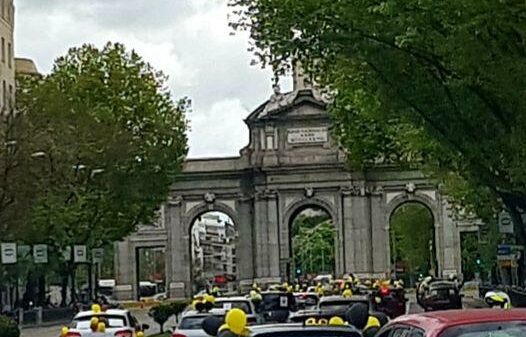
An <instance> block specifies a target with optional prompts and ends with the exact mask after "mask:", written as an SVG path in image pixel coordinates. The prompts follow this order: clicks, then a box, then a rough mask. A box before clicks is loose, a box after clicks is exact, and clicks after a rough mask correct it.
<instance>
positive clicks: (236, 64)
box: [15, 0, 290, 156]
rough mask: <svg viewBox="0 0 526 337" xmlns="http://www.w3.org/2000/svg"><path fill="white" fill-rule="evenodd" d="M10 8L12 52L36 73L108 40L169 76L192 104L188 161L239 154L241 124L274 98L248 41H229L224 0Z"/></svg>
mask: <svg viewBox="0 0 526 337" xmlns="http://www.w3.org/2000/svg"><path fill="white" fill-rule="evenodd" d="M15 1H16V2H15V5H16V11H17V13H16V14H17V16H16V35H15V48H16V53H17V55H18V56H24V57H30V58H33V59H34V60H35V61H36V63H37V66H38V68H39V70H41V71H44V72H48V71H49V70H50V69H51V66H52V61H53V60H54V59H55V58H56V57H57V56H60V55H62V54H64V53H65V52H66V51H67V49H68V48H69V47H72V46H77V45H80V44H82V43H94V44H96V45H97V46H102V45H103V44H104V43H105V42H107V41H109V40H111V41H114V42H122V43H124V44H125V45H126V46H127V47H128V48H130V49H132V48H133V49H135V50H136V51H137V52H138V53H139V54H140V55H142V56H143V57H144V59H145V60H146V61H148V62H150V63H151V64H152V65H153V66H154V67H155V68H156V69H159V70H162V71H163V72H164V73H165V74H166V75H168V76H169V78H170V80H169V85H170V88H171V91H172V93H173V95H174V98H179V97H182V96H188V97H190V98H191V99H192V102H193V109H192V110H193V111H192V113H191V114H190V115H189V116H188V118H189V119H190V121H191V124H192V132H191V133H190V135H189V139H190V144H189V145H190V155H191V156H221V155H236V154H238V152H239V150H240V149H241V148H242V147H243V146H245V145H246V143H247V141H248V130H247V128H246V126H245V124H244V122H243V120H242V119H243V118H244V117H246V116H247V115H248V113H249V112H250V111H251V110H252V109H255V108H256V107H257V106H258V105H259V104H261V103H262V102H263V101H264V100H266V99H267V98H268V97H269V96H270V94H271V82H270V78H271V76H272V74H271V73H270V72H269V71H268V70H261V69H259V68H256V67H251V66H250V65H249V64H250V60H251V58H252V55H251V54H250V53H249V52H248V51H247V50H246V49H247V47H248V36H247V35H246V34H237V35H236V36H231V35H230V33H231V29H230V28H229V27H228V18H227V15H228V12H229V8H228V7H227V5H226V3H227V2H226V1H225V0H155V1H147V0H89V1H87V0H85V1H80V0H75V1H73V0H45V1H44V0H15ZM286 87H290V85H289V86H286V85H285V86H284V85H282V88H284V90H285V89H286Z"/></svg>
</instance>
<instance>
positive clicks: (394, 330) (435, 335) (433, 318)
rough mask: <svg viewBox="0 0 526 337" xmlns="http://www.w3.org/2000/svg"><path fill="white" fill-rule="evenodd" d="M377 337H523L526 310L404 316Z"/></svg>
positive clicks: (391, 323)
mask: <svg viewBox="0 0 526 337" xmlns="http://www.w3.org/2000/svg"><path fill="white" fill-rule="evenodd" d="M376 336H377V337H394V336H397V337H398V336H399V337H492V336H495V337H496V336H498V337H522V336H526V309H511V310H502V309H467V310H447V311H432V312H426V313H422V314H414V315H405V316H400V317H398V318H396V319H394V320H392V321H390V322H389V323H387V325H385V326H384V327H383V328H382V329H381V330H380V331H379V332H378V334H377V335H376Z"/></svg>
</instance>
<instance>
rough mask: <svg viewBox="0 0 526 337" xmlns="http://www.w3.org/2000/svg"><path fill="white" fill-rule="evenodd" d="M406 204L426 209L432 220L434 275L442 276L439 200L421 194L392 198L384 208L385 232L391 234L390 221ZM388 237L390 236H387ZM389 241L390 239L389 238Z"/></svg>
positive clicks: (407, 194) (388, 258)
mask: <svg viewBox="0 0 526 337" xmlns="http://www.w3.org/2000/svg"><path fill="white" fill-rule="evenodd" d="M407 203H418V204H420V205H422V206H424V207H425V208H427V209H428V210H429V212H430V214H431V216H432V218H433V240H434V249H435V261H436V263H437V266H436V267H437V270H436V274H437V275H438V276H441V275H442V266H443V262H444V261H443V255H442V254H441V253H442V252H441V250H440V247H441V246H442V237H441V235H440V229H441V227H442V226H441V214H440V209H439V203H440V201H439V199H438V200H434V199H432V198H431V197H429V196H428V195H425V194H422V193H418V192H415V193H402V194H400V195H398V196H396V197H395V198H393V199H392V200H391V201H390V202H389V203H388V204H387V207H386V212H385V216H386V219H385V221H386V224H387V230H388V232H389V233H390V232H391V219H392V217H393V215H394V213H395V212H396V210H397V209H398V208H400V207H401V206H402V205H404V204H407ZM389 235H390V234H389ZM389 240H390V238H389ZM387 252H388V255H387V261H391V249H390V246H389V249H387Z"/></svg>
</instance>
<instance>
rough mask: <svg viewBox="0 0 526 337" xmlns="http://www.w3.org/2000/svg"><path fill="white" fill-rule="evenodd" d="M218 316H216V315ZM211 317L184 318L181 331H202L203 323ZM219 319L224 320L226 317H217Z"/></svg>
mask: <svg viewBox="0 0 526 337" xmlns="http://www.w3.org/2000/svg"><path fill="white" fill-rule="evenodd" d="M214 316H216V315H214ZM207 317H209V316H190V317H184V318H183V319H182V320H181V323H180V324H179V330H201V329H202V323H203V321H204V320H205V318H207ZM216 317H218V318H221V319H222V318H223V317H224V316H216Z"/></svg>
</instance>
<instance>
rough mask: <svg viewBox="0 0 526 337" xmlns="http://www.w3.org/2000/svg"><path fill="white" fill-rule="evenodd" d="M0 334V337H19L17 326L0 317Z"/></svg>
mask: <svg viewBox="0 0 526 337" xmlns="http://www.w3.org/2000/svg"><path fill="white" fill-rule="evenodd" d="M0 332H1V335H2V337H20V330H19V329H18V325H17V324H16V323H15V321H13V320H12V319H11V318H9V317H6V316H0Z"/></svg>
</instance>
